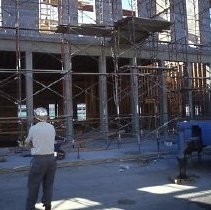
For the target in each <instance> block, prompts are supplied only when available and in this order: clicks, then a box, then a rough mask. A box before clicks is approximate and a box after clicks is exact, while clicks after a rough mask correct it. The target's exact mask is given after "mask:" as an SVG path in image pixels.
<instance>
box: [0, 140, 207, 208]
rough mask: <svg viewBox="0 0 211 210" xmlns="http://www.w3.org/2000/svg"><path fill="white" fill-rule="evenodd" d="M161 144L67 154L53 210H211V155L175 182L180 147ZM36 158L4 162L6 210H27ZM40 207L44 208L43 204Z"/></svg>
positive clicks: (0, 181) (0, 171)
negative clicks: (185, 178)
mask: <svg viewBox="0 0 211 210" xmlns="http://www.w3.org/2000/svg"><path fill="white" fill-rule="evenodd" d="M146 145H147V146H149V145H150V144H148V143H147V144H146ZM146 145H145V146H146ZM155 145H156V144H154V143H153V144H151V146H150V147H148V148H147V147H145V146H144V145H142V147H141V151H137V145H135V144H134V145H132V144H130V145H122V147H121V148H112V149H109V150H103V151H86V152H85V151H84V152H80V156H79V157H78V153H77V152H72V153H70V154H67V156H66V158H65V159H64V160H62V161H58V170H57V174H56V179H55V187H54V197H53V202H52V206H53V210H72V209H90V210H91V209H99V210H100V209H102V210H106V209H107V210H111V209H112V210H158V209H171V210H178V209H180V210H209V209H211V182H210V175H211V167H210V165H211V156H210V155H206V154H205V155H204V156H203V160H202V162H201V163H200V162H198V160H197V158H196V157H193V158H192V160H191V161H189V163H188V170H187V175H188V177H189V178H190V180H188V181H186V182H183V183H182V184H174V183H173V181H172V179H173V178H175V177H176V176H177V175H178V174H179V170H178V164H177V160H176V152H175V151H176V150H175V147H174V145H173V146H172V145H171V147H166V146H165V145H162V147H161V148H160V149H161V150H160V152H161V153H159V154H158V153H157V152H156V151H157V148H156V146H155ZM149 148H150V149H149ZM30 160H31V158H30V157H22V156H21V155H20V154H13V155H11V156H10V157H8V160H7V161H6V162H3V163H0V186H1V196H0V210H24V205H25V199H26V183H27V175H28V167H29V164H30ZM36 207H37V209H39V210H41V209H43V207H42V205H41V203H39V202H38V204H37V206H36Z"/></svg>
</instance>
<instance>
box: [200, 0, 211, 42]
mask: <svg viewBox="0 0 211 210" xmlns="http://www.w3.org/2000/svg"><path fill="white" fill-rule="evenodd" d="M210 8H211V1H210V0H203V1H199V29H200V41H201V44H202V45H207V46H210V40H211V33H210V11H209V10H210Z"/></svg>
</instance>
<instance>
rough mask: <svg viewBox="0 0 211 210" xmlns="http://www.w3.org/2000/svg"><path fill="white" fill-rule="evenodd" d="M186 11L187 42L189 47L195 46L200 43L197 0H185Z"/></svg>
mask: <svg viewBox="0 0 211 210" xmlns="http://www.w3.org/2000/svg"><path fill="white" fill-rule="evenodd" d="M186 11H187V25H188V44H189V46H190V47H196V46H195V45H196V44H200V32H199V8H198V0H186Z"/></svg>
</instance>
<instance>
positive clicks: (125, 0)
mask: <svg viewBox="0 0 211 210" xmlns="http://www.w3.org/2000/svg"><path fill="white" fill-rule="evenodd" d="M122 16H123V17H128V16H134V17H138V8H137V0H122Z"/></svg>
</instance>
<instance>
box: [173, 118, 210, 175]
mask: <svg viewBox="0 0 211 210" xmlns="http://www.w3.org/2000/svg"><path fill="white" fill-rule="evenodd" d="M177 131H178V138H177V145H178V158H177V159H178V161H179V166H180V175H179V177H180V178H182V179H184V178H186V177H187V176H186V163H187V155H190V154H192V153H193V152H197V153H198V158H200V157H201V152H202V150H203V148H204V147H206V146H209V145H211V120H190V121H183V122H178V123H177Z"/></svg>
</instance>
